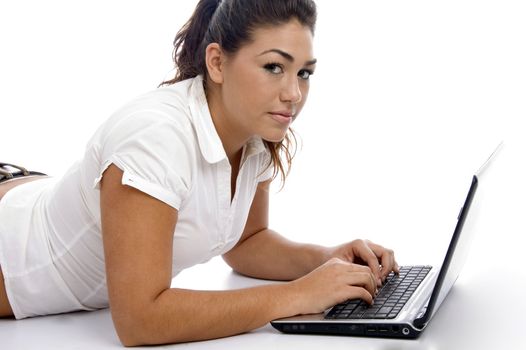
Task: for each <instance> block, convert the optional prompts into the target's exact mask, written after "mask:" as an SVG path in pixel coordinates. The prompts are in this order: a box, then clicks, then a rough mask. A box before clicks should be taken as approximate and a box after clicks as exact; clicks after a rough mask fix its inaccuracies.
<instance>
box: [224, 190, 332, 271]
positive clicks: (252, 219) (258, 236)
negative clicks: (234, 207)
mask: <svg viewBox="0 0 526 350" xmlns="http://www.w3.org/2000/svg"><path fill="white" fill-rule="evenodd" d="M269 187H270V180H269V181H266V182H262V183H260V184H259V185H258V189H257V191H256V195H255V196H254V200H253V202H252V206H251V208H250V212H249V215H248V219H247V223H246V225H245V229H244V232H243V234H242V236H241V239H240V240H239V242H238V243H237V244H236V246H235V247H234V248H233V249H231V250H230V251H229V252H227V253H225V254H224V255H223V259H224V260H225V261H226V262H227V263H228V264H229V265H230V266H231V267H232V268H233V269H234V270H235V271H237V272H239V273H241V274H244V275H246V276H251V277H255V278H262V279H269V280H285V281H286V280H294V279H297V278H299V277H301V276H304V275H306V274H307V273H309V272H311V271H312V270H314V269H315V268H317V267H318V266H320V265H322V264H323V263H325V262H326V261H328V260H329V259H330V257H329V250H328V249H327V248H325V247H321V246H317V245H313V244H301V243H296V242H292V241H289V240H287V239H286V238H284V237H283V236H281V235H279V234H278V233H276V232H274V231H272V230H269V229H268V209H269Z"/></svg>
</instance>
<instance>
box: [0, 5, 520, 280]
mask: <svg viewBox="0 0 526 350" xmlns="http://www.w3.org/2000/svg"><path fill="white" fill-rule="evenodd" d="M195 3H196V2H195V1H173V0H171V1H168V0H156V1H132V0H118V1H117V0H112V1H108V0H105V1H102V0H91V1H68V0H47V1H37V0H18V1H4V0H2V3H1V6H0V8H1V10H0V160H1V161H7V162H13V163H19V164H21V165H25V166H28V167H30V168H31V169H33V170H38V171H43V172H47V173H49V174H51V175H55V176H60V175H61V174H62V173H63V172H64V171H65V170H66V169H67V168H68V167H69V166H70V165H71V164H72V162H74V161H75V160H77V159H78V158H80V157H81V156H82V154H83V149H84V145H85V144H86V142H87V141H88V139H89V138H90V136H91V134H92V133H93V132H94V131H95V129H96V128H97V127H98V125H99V124H100V123H102V122H103V121H104V120H105V119H106V118H107V117H108V116H109V115H110V114H111V113H112V112H113V111H114V110H116V109H117V108H118V107H119V106H121V105H122V104H124V103H126V102H127V101H128V100H130V99H132V98H133V97H135V96H136V95H138V94H141V93H144V92H147V91H149V90H151V89H154V88H156V86H157V85H158V84H159V83H160V82H161V81H162V80H164V79H166V78H170V77H172V75H173V72H172V62H171V54H172V41H173V38H174V36H175V33H176V32H177V30H178V29H179V28H180V26H181V25H182V24H183V23H184V22H185V21H186V19H187V18H188V17H189V16H190V14H191V12H192V10H193V8H194V6H195ZM318 10H319V20H318V24H317V32H316V36H315V55H316V57H317V58H318V61H319V64H318V67H317V71H316V73H315V75H314V76H313V77H312V81H311V93H310V96H309V102H308V103H307V105H306V107H305V109H304V111H303V112H302V115H300V118H298V120H297V121H296V124H295V126H294V127H295V129H296V131H297V132H298V134H299V135H300V136H301V138H302V140H303V147H302V149H301V150H300V151H299V153H298V155H297V157H296V160H295V162H294V164H293V169H292V172H291V175H290V177H289V179H288V180H287V183H286V186H285V188H284V189H283V190H282V191H281V192H278V187H279V186H275V191H274V192H273V195H272V203H271V205H272V207H271V214H272V217H271V224H272V227H273V228H275V229H276V230H278V231H280V232H281V233H283V234H284V235H286V236H288V237H290V238H291V239H294V240H299V241H307V242H316V243H320V244H336V243H339V242H342V241H346V240H351V239H354V238H370V239H371V240H374V241H377V242H379V243H382V244H384V245H386V246H389V247H392V248H394V249H395V251H396V252H397V256H398V260H399V261H400V262H401V263H412V262H428V261H429V259H431V260H433V261H431V262H435V261H438V260H439V259H440V258H441V257H442V254H443V247H444V244H445V243H446V242H447V241H448V240H449V235H450V233H451V231H452V229H453V225H454V222H455V219H456V214H457V213H458V210H459V209H460V205H461V204H462V201H463V199H464V196H465V194H466V191H467V186H468V185H469V183H470V180H471V175H472V174H473V173H474V172H475V171H476V170H477V169H478V167H479V166H480V165H481V164H482V162H483V161H484V160H485V158H486V157H487V156H488V155H489V154H490V153H491V151H492V149H493V148H494V146H496V144H497V143H498V142H499V141H500V140H505V147H504V149H503V150H502V153H501V154H500V158H499V159H498V161H497V162H496V163H495V165H494V167H493V169H492V172H491V174H490V176H489V177H488V179H487V181H486V182H485V183H483V185H484V186H483V188H484V190H485V192H486V193H485V203H484V208H483V214H484V215H483V216H482V217H481V218H480V221H479V226H480V228H481V229H480V234H479V237H478V238H477V241H476V243H475V246H474V249H473V252H472V253H473V254H475V255H478V257H479V259H478V260H477V261H487V264H488V271H489V272H490V273H495V280H496V283H503V281H501V280H500V279H501V278H500V277H499V275H497V274H498V273H504V275H505V276H507V277H506V278H507V280H506V281H505V283H503V284H504V285H506V286H508V285H513V283H514V282H513V281H514V279H517V278H519V279H524V277H526V276H525V273H524V269H515V271H519V272H517V273H518V274H519V275H517V274H516V273H515V272H514V274H513V275H511V276H510V274H508V275H506V273H505V271H503V270H505V269H506V264H512V265H517V264H519V263H520V259H519V256H520V255H521V253H522V252H523V248H522V246H521V244H519V242H520V239H521V238H522V236H523V235H524V234H525V233H526V229H525V228H526V225H525V224H524V220H523V219H522V218H523V217H524V213H526V205H525V203H524V198H525V195H526V185H525V184H524V179H525V176H524V175H525V174H524V172H525V168H526V166H525V154H526V142H525V141H524V137H523V132H524V130H525V127H524V124H523V119H524V118H525V116H526V99H525V96H526V64H525V63H524V62H526V45H525V43H526V40H525V36H526V34H525V33H526V21H525V20H524V19H525V18H526V5H523V2H521V1H507V0H500V1H484V0H482V1H463V0H457V1H434V2H428V1H318ZM420 247H424V248H423V249H421V248H420ZM481 257H482V259H480V258H481ZM424 259H428V260H426V261H423V260H424ZM486 259H487V260H486ZM497 260H498V262H497ZM492 266H496V267H494V268H492Z"/></svg>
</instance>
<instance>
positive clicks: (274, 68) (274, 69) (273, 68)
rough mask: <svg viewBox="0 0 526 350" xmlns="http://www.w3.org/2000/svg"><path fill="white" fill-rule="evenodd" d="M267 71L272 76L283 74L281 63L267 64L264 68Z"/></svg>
mask: <svg viewBox="0 0 526 350" xmlns="http://www.w3.org/2000/svg"><path fill="white" fill-rule="evenodd" d="M264 68H265V70H267V71H268V72H269V73H272V74H281V73H283V67H282V66H281V65H280V64H279V63H267V64H266V65H265V66H264Z"/></svg>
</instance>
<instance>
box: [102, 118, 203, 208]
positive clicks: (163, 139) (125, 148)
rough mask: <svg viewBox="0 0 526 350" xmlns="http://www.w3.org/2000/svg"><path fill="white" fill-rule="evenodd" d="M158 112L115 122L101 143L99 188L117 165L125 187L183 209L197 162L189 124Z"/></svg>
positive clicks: (103, 136)
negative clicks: (107, 170)
mask: <svg viewBox="0 0 526 350" xmlns="http://www.w3.org/2000/svg"><path fill="white" fill-rule="evenodd" d="M182 119H183V121H181V120H177V119H175V118H174V117H173V116H169V115H167V114H164V113H162V112H159V111H156V110H145V111H138V112H134V113H132V114H130V115H128V116H126V117H125V118H121V119H120V120H119V121H118V122H116V123H114V124H113V125H112V126H111V127H110V128H109V130H106V132H105V133H104V134H103V135H102V137H101V140H100V150H99V153H100V160H101V162H100V169H99V173H98V177H97V178H96V179H95V181H94V187H95V188H99V186H100V180H101V178H102V174H103V173H104V171H105V170H106V169H107V168H108V167H109V166H110V165H111V164H115V165H116V166H117V167H118V168H119V169H121V170H122V171H123V176H122V184H124V185H128V186H131V187H134V188H136V189H138V190H140V191H142V192H144V193H146V194H148V195H150V196H152V197H154V198H157V199H159V200H160V201H162V202H164V203H166V204H168V205H170V206H172V207H173V208H175V209H178V210H179V208H180V206H181V203H182V201H183V200H184V198H185V197H186V196H187V193H188V190H189V188H190V183H191V179H192V169H193V168H194V167H193V164H194V163H195V155H194V153H195V145H194V144H195V142H193V141H192V137H191V135H193V132H192V128H191V124H190V123H189V122H187V123H184V116H183V118H182Z"/></svg>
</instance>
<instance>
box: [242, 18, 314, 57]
mask: <svg viewBox="0 0 526 350" xmlns="http://www.w3.org/2000/svg"><path fill="white" fill-rule="evenodd" d="M251 37H252V40H251V41H250V42H249V43H247V44H245V45H244V46H243V47H241V49H240V51H245V53H247V54H254V53H255V54H259V53H261V52H263V51H265V50H269V49H272V48H276V49H280V50H282V51H285V52H288V53H289V54H291V55H292V56H294V57H296V56H298V58H300V59H301V60H310V59H312V58H313V45H312V42H313V35H312V32H311V30H310V28H309V27H308V26H305V25H303V24H301V23H300V22H299V21H298V20H290V21H289V22H287V23H284V24H280V25H273V26H263V27H257V28H256V29H255V30H254V31H253V32H252V35H251Z"/></svg>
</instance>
